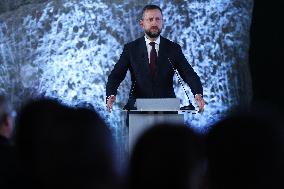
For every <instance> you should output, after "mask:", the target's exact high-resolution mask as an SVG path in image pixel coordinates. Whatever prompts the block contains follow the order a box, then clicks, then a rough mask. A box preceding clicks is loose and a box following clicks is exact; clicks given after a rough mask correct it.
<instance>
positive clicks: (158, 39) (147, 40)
mask: <svg viewBox="0 0 284 189" xmlns="http://www.w3.org/2000/svg"><path fill="white" fill-rule="evenodd" d="M144 38H145V41H146V44H149V43H150V42H151V41H150V40H149V39H148V38H147V37H146V35H145V36H144ZM154 42H155V43H156V44H157V45H160V35H159V37H158V38H157V39H156V41H154Z"/></svg>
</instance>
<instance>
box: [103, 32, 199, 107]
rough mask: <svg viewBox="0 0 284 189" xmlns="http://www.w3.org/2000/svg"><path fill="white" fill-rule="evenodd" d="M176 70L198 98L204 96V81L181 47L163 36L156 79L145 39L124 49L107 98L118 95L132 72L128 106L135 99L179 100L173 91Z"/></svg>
mask: <svg viewBox="0 0 284 189" xmlns="http://www.w3.org/2000/svg"><path fill="white" fill-rule="evenodd" d="M169 59H170V61H171V62H172V64H171V63H170V61H169ZM173 66H174V67H175V68H176V69H177V70H178V72H179V74H180V76H181V77H182V79H183V80H184V81H185V82H186V83H187V84H188V85H189V87H190V89H191V92H192V93H193V94H194V95H195V94H203V89H202V85H201V82H200V78H199V76H198V75H197V74H196V73H195V72H194V70H193V69H192V67H191V66H190V64H189V63H188V62H187V60H186V58H185V57H184V55H183V53H182V50H181V47H180V45H178V44H176V43H174V42H172V41H170V40H168V39H166V38H164V37H162V36H161V38H160V46H159V52H158V59H157V66H156V73H155V75H154V77H152V76H151V73H150V68H149V60H148V53H147V47H146V43H145V38H144V36H143V37H141V38H138V39H136V40H135V41H132V42H130V43H128V44H126V45H125V46H124V49H123V52H122V54H121V55H120V59H119V60H118V62H117V63H116V64H115V66H114V69H113V70H112V71H111V73H110V75H109V77H108V82H107V85H106V96H107V97H108V96H110V95H116V94H117V88H118V87H119V85H120V83H121V82H122V81H123V79H124V78H125V76H126V73H127V71H128V70H129V71H130V74H131V80H132V85H131V91H130V93H129V101H128V103H130V104H131V105H133V103H134V101H133V100H132V99H136V98H175V93H174V88H173V76H174V74H175V73H174V70H173Z"/></svg>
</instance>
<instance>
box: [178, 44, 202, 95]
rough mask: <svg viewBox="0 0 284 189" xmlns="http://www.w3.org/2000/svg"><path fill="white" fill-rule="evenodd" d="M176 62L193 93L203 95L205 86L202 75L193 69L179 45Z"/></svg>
mask: <svg viewBox="0 0 284 189" xmlns="http://www.w3.org/2000/svg"><path fill="white" fill-rule="evenodd" d="M175 63H176V68H177V70H178V72H179V74H180V76H181V78H182V79H183V80H184V81H185V82H186V83H187V84H188V86H189V87H190V89H191V92H192V93H193V95H196V94H201V95H203V88H202V84H201V81H200V77H199V76H198V75H197V73H196V72H195V71H194V70H193V68H192V67H191V65H190V64H189V63H188V61H187V60H186V58H185V56H184V54H183V52H182V50H181V47H180V46H179V45H177V50H176V61H175Z"/></svg>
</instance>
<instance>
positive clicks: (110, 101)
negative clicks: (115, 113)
mask: <svg viewBox="0 0 284 189" xmlns="http://www.w3.org/2000/svg"><path fill="white" fill-rule="evenodd" d="M114 101H115V96H114V95H110V96H109V97H108V98H107V103H106V108H107V111H108V112H111V110H112V104H113V103H114Z"/></svg>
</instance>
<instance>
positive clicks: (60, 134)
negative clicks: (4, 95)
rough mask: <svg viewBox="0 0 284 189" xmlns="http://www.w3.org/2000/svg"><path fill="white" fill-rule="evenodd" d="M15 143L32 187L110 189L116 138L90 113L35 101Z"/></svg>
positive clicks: (27, 107) (23, 118) (25, 112)
mask: <svg viewBox="0 0 284 189" xmlns="http://www.w3.org/2000/svg"><path fill="white" fill-rule="evenodd" d="M17 124H18V132H17V144H18V147H19V153H20V158H21V160H22V164H23V170H24V171H28V173H27V174H26V175H27V177H28V178H27V179H26V180H28V181H29V182H26V183H25V184H26V185H28V186H35V187H37V188H99V189H101V188H112V185H113V184H115V182H116V180H115V178H116V171H115V169H114V164H113V163H114V162H113V151H112V136H111V132H110V130H109V129H108V128H107V126H106V125H105V123H104V121H103V120H102V119H101V118H100V117H99V115H98V114H97V113H96V112H95V111H94V110H92V109H89V108H85V107H78V108H72V107H68V106H65V105H62V104H60V103H59V102H57V101H56V100H52V99H36V100H32V101H31V102H29V103H27V104H26V105H24V106H23V108H22V109H21V111H20V112H19V116H18V120H17Z"/></svg>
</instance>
